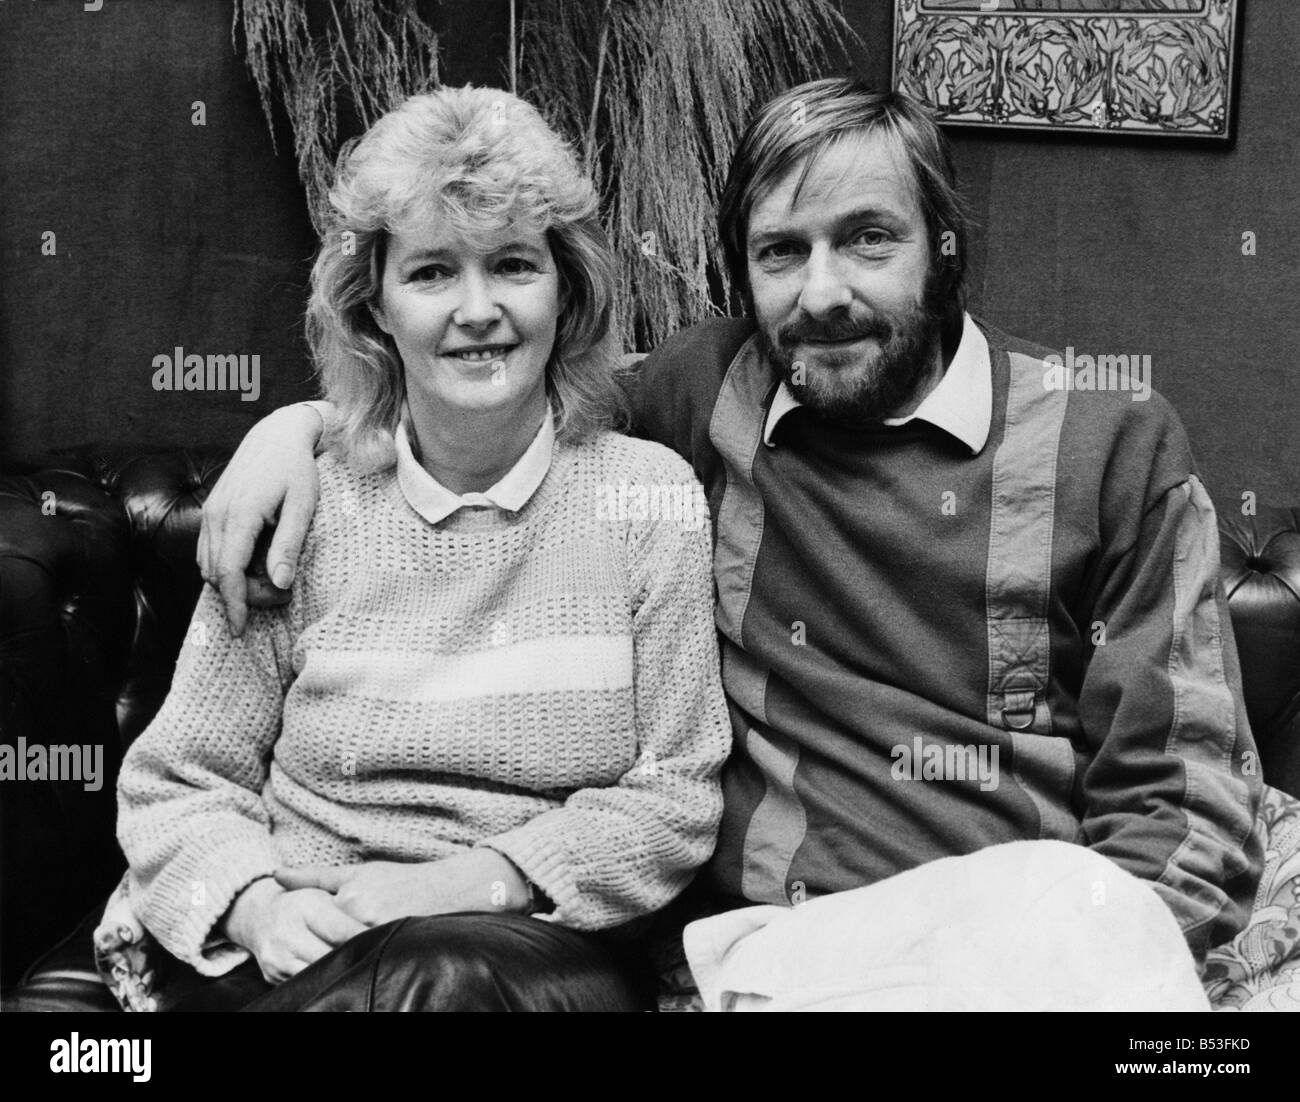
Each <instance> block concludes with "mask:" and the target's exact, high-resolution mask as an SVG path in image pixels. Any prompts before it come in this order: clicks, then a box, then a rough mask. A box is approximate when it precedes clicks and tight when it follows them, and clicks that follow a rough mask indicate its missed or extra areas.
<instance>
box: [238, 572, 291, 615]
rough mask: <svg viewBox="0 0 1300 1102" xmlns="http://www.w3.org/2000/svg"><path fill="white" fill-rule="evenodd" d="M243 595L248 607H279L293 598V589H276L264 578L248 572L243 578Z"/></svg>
mask: <svg viewBox="0 0 1300 1102" xmlns="http://www.w3.org/2000/svg"><path fill="white" fill-rule="evenodd" d="M244 596H245V599H246V600H247V602H248V607H249V608H279V607H280V606H281V605H287V604H288V603H289V602H290V601H291V600H293V590H291V589H277V588H276V587H275V586H273V585H272V584H271V583H270V582H268V581H267V580H266V579H265V578H260V577H258V576H257V575H256V574H249V575H248V576H247V577H246V578H245V579H244Z"/></svg>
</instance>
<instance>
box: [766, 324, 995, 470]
mask: <svg viewBox="0 0 1300 1102" xmlns="http://www.w3.org/2000/svg"><path fill="white" fill-rule="evenodd" d="M801 405H803V403H802V402H800V401H799V399H798V398H796V397H795V396H794V393H793V392H792V391H791V390H790V388H789V387H788V386H787V385H786V382H785V380H784V379H782V380H781V385H780V386H778V387H777V389H776V394H775V395H774V396H773V398H772V405H771V407H770V408H769V409H768V412H767V422H766V424H765V425H764V426H763V443H765V444H766V445H767V446H768V447H773V446H774V444H773V440H772V434H773V433H774V432H775V431H776V426H777V423H778V422H779V421H780V420H781V418H782V417H784V416H785V415H786V414H787V413H789V412H790V411H791V410H792V409H797V408H798V407H799V406H801ZM992 420H993V362H992V359H991V357H990V355H989V342H988V340H987V339H985V336H984V334H983V333H981V332H980V330H979V326H977V325H976V324H975V322H974V320H973V319H972V318H971V316H970V315H969V314H967V315H966V317H965V321H964V323H963V325H962V333H961V342H960V343H959V344H958V345H957V352H956V354H955V355H954V356H953V358H952V363H950V364H949V365H948V370H947V371H945V372H944V375H943V378H942V379H940V380H939V382H938V384H937V385H936V386H935V388H934V389H933V390H932V391H930V393H929V394H927V395H926V396H925V398H924V399H923V400H922V401H921V404H920V405H919V406H917V407H916V409H915V410H913V411H912V412H911V413H909V414H908V415H907V416H906V417H886V418H885V419H884V423H885V424H886V425H906V424H908V423H909V422H911V421H926V422H928V423H929V424H931V425H934V426H935V427H936V428H940V429H943V430H944V432H947V433H949V434H951V435H952V436H955V437H956V438H957V439H958V440H960V441H961V442H962V443H963V444H965V445H966V446H967V447H968V448H970V450H971V452H972V454H978V453H979V451H980V450H981V449H982V448H983V447H984V445H985V443H986V442H987V441H988V438H989V428H990V426H991V424H992Z"/></svg>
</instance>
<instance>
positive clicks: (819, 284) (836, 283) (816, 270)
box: [799, 246, 853, 318]
mask: <svg viewBox="0 0 1300 1102" xmlns="http://www.w3.org/2000/svg"><path fill="white" fill-rule="evenodd" d="M847 275H848V273H847V272H846V270H845V266H844V262H843V261H842V259H841V258H840V257H838V256H837V255H836V254H835V251H834V250H833V249H830V248H828V247H825V246H816V247H814V248H813V250H812V251H811V252H810V253H809V255H808V261H807V263H806V264H805V265H804V269H803V287H802V288H801V289H800V291H799V305H800V307H801V308H802V309H803V311H804V313H806V314H808V315H809V316H811V317H815V318H817V317H825V316H826V315H827V314H831V313H833V312H835V311H836V310H842V309H844V308H845V307H847V306H848V305H849V304H850V303H851V302H852V301H853V291H852V290H851V288H850V287H849V281H848V278H847Z"/></svg>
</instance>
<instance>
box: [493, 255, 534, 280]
mask: <svg viewBox="0 0 1300 1102" xmlns="http://www.w3.org/2000/svg"><path fill="white" fill-rule="evenodd" d="M497 271H498V272H500V273H501V274H502V275H506V276H516V275H529V274H530V273H532V272H535V271H537V265H536V264H534V263H533V262H532V261H531V260H525V259H524V258H523V257H522V256H507V257H505V258H504V259H503V260H501V261H500V262H499V263H498V264H497Z"/></svg>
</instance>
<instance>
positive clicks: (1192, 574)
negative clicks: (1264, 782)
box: [200, 80, 1262, 1009]
mask: <svg viewBox="0 0 1300 1102" xmlns="http://www.w3.org/2000/svg"><path fill="white" fill-rule="evenodd" d="M719 222H720V226H721V230H722V238H723V241H724V244H725V248H726V254H727V263H728V265H729V266H730V269H731V272H732V274H733V277H734V278H735V280H736V282H737V284H738V285H739V286H740V287H741V288H742V289H743V293H744V295H745V298H746V302H747V305H748V307H749V310H748V313H749V315H750V317H749V318H746V319H743V320H742V319H736V320H717V321H713V322H708V323H705V324H703V325H700V326H696V327H694V328H693V329H690V330H688V331H686V332H684V333H682V334H679V335H678V336H676V337H674V338H673V339H671V340H669V341H668V342H666V343H665V344H664V345H663V346H662V347H661V348H659V349H658V350H656V351H655V352H654V353H653V354H652V355H651V356H650V357H649V358H648V359H647V360H646V361H644V363H643V364H642V365H641V370H640V373H639V378H638V385H637V388H636V393H635V396H634V400H633V406H634V426H635V431H637V432H638V433H640V434H642V435H645V436H647V437H649V438H651V439H655V440H658V441H660V442H662V443H664V444H667V445H669V446H670V447H673V448H674V449H675V450H677V451H678V452H679V453H680V454H681V455H683V456H684V457H685V458H686V459H687V460H689V461H690V462H691V463H692V465H693V466H694V469H695V471H696V473H697V475H698V476H699V478H700V480H701V481H702V482H703V484H704V486H705V489H706V492H707V495H708V499H709V503H710V506H711V509H712V514H713V518H714V525H715V554H714V566H715V575H716V582H717V595H718V602H717V623H718V627H719V630H720V633H721V642H722V656H723V658H722V660H723V680H724V684H725V687H726V689H727V694H728V700H729V705H730V708H731V715H732V726H733V733H734V737H735V746H734V751H733V754H732V758H731V761H730V763H729V765H728V769H727V775H726V781H725V800H726V810H725V813H724V819H723V825H722V829H721V833H720V836H719V841H718V848H717V852H716V854H715V856H714V858H713V861H712V864H711V867H710V871H709V873H708V875H707V879H706V882H705V884H704V885H703V888H702V890H701V892H699V893H697V906H698V908H699V911H700V912H702V913H704V914H713V915H714V917H707V918H705V919H704V920H703V921H701V922H698V923H696V924H694V925H692V926H691V927H689V928H688V929H687V933H686V943H687V944H686V947H687V952H688V954H689V956H690V962H691V966H692V970H693V972H694V975H695V978H696V980H697V981H698V982H699V984H700V987H701V990H702V992H703V995H704V998H705V1002H706V1004H707V1005H709V1006H710V1007H713V1008H718V1007H724V1008H725V1007H732V1008H735V1009H746V1008H760V1007H761V1008H777V1009H779V1008H785V1007H795V1006H834V1007H877V1008H879V1007H892V1006H929V1007H954V1008H955V1007H971V1008H974V1007H992V1006H998V1007H1006V1006H1020V1007H1033V1008H1039V1007H1042V1008H1058V1009H1059V1008H1064V1007H1069V1006H1097V1007H1102V1006H1121V1005H1125V1006H1140V1007H1146V1008H1153V1009H1154V1008H1160V1007H1179V1008H1188V1007H1192V1006H1197V1005H1199V1006H1200V1007H1202V1008H1203V1007H1204V997H1203V996H1202V995H1200V993H1199V989H1198V988H1197V987H1196V983H1195V968H1194V965H1193V959H1194V958H1200V957H1202V956H1203V954H1204V953H1205V951H1206V950H1207V949H1208V948H1209V947H1211V946H1213V945H1216V944H1219V943H1222V942H1224V941H1226V940H1228V939H1230V938H1231V937H1232V936H1233V935H1234V934H1235V933H1236V932H1237V931H1238V930H1239V929H1240V928H1241V927H1242V926H1243V925H1244V923H1245V919H1246V916H1247V913H1248V911H1249V907H1250V902H1251V899H1252V895H1253V891H1254V887H1255V883H1256V881H1257V879H1258V876H1259V872H1260V868H1261V864H1262V857H1261V852H1260V847H1259V844H1258V842H1257V840H1255V839H1254V837H1253V836H1252V824H1253V821H1254V817H1255V812H1256V808H1257V806H1258V801H1259V796H1260V788H1261V783H1260V779H1259V776H1258V768H1257V762H1256V758H1255V750H1254V745H1253V742H1252V739H1251V735H1250V731H1249V728H1248V725H1247V721H1246V718H1245V712H1244V708H1243V706H1242V704H1241V701H1240V691H1239V690H1240V675H1239V670H1238V666H1237V659H1236V653H1235V648H1234V643H1233V639H1232V633H1231V630H1230V626H1229V621H1228V612H1227V608H1226V604H1225V601H1224V598H1223V594H1222V590H1221V588H1220V587H1219V586H1218V583H1217V568H1218V554H1217V548H1218V536H1217V526H1216V522H1215V517H1214V511H1213V508H1212V506H1211V505H1210V502H1209V499H1208V497H1207V495H1206V492H1205V490H1204V488H1203V487H1202V485H1201V483H1200V481H1199V479H1198V478H1197V476H1196V474H1195V471H1194V467H1193V463H1192V458H1191V454H1190V451H1189V448H1188V444H1187V440H1186V436H1185V433H1184V432H1183V429H1182V427H1181V425H1180V424H1179V422H1178V419H1177V417H1176V415H1175V414H1174V413H1173V411H1172V410H1171V408H1170V407H1169V406H1168V405H1167V404H1166V403H1165V402H1164V401H1163V400H1162V399H1160V398H1159V397H1158V396H1152V395H1150V393H1149V391H1146V392H1144V393H1143V394H1141V395H1139V394H1138V393H1137V392H1136V390H1130V389H1129V386H1128V382H1129V380H1128V378H1127V376H1121V375H1120V374H1119V373H1117V372H1112V373H1111V378H1110V384H1111V389H1104V388H1098V387H1089V388H1086V389H1085V388H1084V387H1082V386H1078V387H1072V385H1071V383H1070V382H1063V381H1062V380H1063V379H1064V375H1063V372H1062V365H1061V363H1060V361H1059V359H1056V360H1054V359H1053V358H1052V354H1051V353H1050V352H1048V351H1047V350H1045V349H1040V348H1036V347H1035V346H1032V345H1029V344H1026V343H1024V342H1022V341H1019V340H1016V339H1014V338H1010V337H1007V336H1005V335H1004V334H1001V333H998V332H996V331H995V330H991V329H986V328H984V327H982V326H980V325H978V324H976V323H975V322H974V321H973V320H972V319H971V318H970V317H969V316H968V315H967V314H966V313H965V310H964V286H963V282H964V274H965V259H964V258H965V247H966V230H965V225H964V221H963V218H962V214H961V210H960V204H959V201H958V197H957V193H956V190H955V183H954V178H953V171H952V166H951V160H950V157H949V155H948V151H947V147H946V144H945V141H944V139H943V137H942V135H941V134H940V133H939V131H938V129H937V128H936V127H935V126H934V125H933V123H932V122H931V121H930V120H929V118H928V117H927V116H926V115H925V114H924V112H923V111H922V110H921V109H920V108H918V107H917V106H916V105H915V104H913V103H912V102H910V101H909V100H907V99H906V98H905V97H902V96H900V95H897V94H884V95H882V94H876V93H872V92H870V91H869V90H867V89H865V88H864V87H862V86H860V85H857V84H853V83H851V82H848V81H843V80H824V81H817V82H813V83H811V84H807V85H803V86H801V87H798V88H795V89H793V90H791V91H790V92H787V93H785V94H784V95H782V96H779V97H777V98H776V99H774V100H773V101H772V102H770V103H769V104H768V105H767V106H766V107H764V108H763V110H762V111H761V112H760V113H759V115H758V117H757V118H756V119H755V120H754V122H753V123H752V124H751V126H750V127H749V128H748V130H747V131H746V133H745V134H744V136H743V138H742V140H741V143H740V145H739V148H738V150H737V153H736V156H735V159H734V161H733V163H732V167H731V172H730V176H729V178H728V181H727V185H726V189H725V192H724V194H723V199H722V203H721V209H720V213H719ZM1100 381H1101V380H1100V379H1094V382H1100ZM1079 382H1080V383H1081V382H1082V380H1081V379H1080V380H1079ZM1121 386H1122V389H1119V388H1120V387H1121ZM1135 397H1149V398H1150V400H1149V401H1134V400H1133V399H1134V398H1135ZM303 416H306V417H308V418H311V419H312V420H313V421H314V420H315V418H314V415H312V414H306V415H303V414H301V413H294V414H277V415H276V417H279V418H285V419H288V418H301V417H303ZM256 431H257V432H258V433H259V437H265V438H267V440H266V441H265V442H262V443H259V442H257V441H254V442H253V443H252V444H251V445H250V444H245V445H244V449H245V454H244V455H243V456H241V457H240V459H241V461H240V462H239V463H238V467H239V468H241V469H242V470H243V471H244V472H246V478H245V479H243V480H241V482H240V485H239V489H238V491H235V490H232V489H231V488H230V487H229V486H228V485H222V486H219V487H218V490H217V492H215V493H214V494H213V497H212V499H211V501H210V502H209V505H208V507H207V508H206V509H205V533H204V538H203V542H202V545H201V552H200V559H201V563H202V564H203V567H204V572H205V576H206V577H209V578H214V577H215V578H217V579H219V581H220V583H221V586H222V589H223V592H225V593H226V594H227V598H228V604H230V606H231V613H232V616H234V617H236V618H239V617H242V614H243V613H242V595H243V593H242V587H243V578H242V570H243V567H244V566H245V564H246V562H247V559H248V552H249V548H250V547H251V543H252V536H253V534H254V532H255V530H256V528H257V527H259V526H260V524H261V522H262V520H263V519H267V520H269V519H270V517H271V516H272V515H273V514H274V511H275V509H276V507H277V506H278V505H279V498H280V496H282V494H281V490H280V489H279V488H277V487H271V488H269V489H258V490H257V493H258V497H259V500H258V501H257V502H255V503H246V504H244V505H243V506H242V510H239V509H235V508H234V504H233V503H234V501H235V500H236V499H237V497H242V496H243V495H244V494H246V493H248V492H250V491H252V490H254V488H255V485H256V483H260V482H262V481H263V480H264V478H265V472H266V470H267V469H268V468H270V469H276V470H284V469H290V470H296V471H297V472H298V473H295V474H294V475H293V476H292V478H291V480H290V482H291V484H292V485H297V484H301V483H310V481H311V478H312V474H311V473H310V471H309V470H308V469H307V468H306V467H305V465H304V464H305V463H306V462H307V460H308V458H309V457H307V455H306V453H307V447H306V443H305V440H304V437H305V436H309V437H310V439H311V440H312V441H313V442H314V439H315V436H316V435H317V434H318V431H319V426H314V427H313V429H312V431H311V432H310V433H306V432H305V430H304V428H303V427H302V426H301V424H300V423H295V424H294V426H293V428H292V429H287V428H286V429H285V430H284V431H283V432H281V431H280V430H279V429H277V428H275V427H274V426H268V427H267V428H266V429H264V430H256ZM282 441H288V442H289V443H287V444H286V443H284V442H282ZM235 467H236V465H234V464H232V472H234V471H235ZM254 468H257V469H258V471H259V473H258V475H256V476H254V475H252V471H253V469H254ZM230 479H231V475H227V479H226V481H227V482H228V481H229V480H230ZM308 496H309V495H308ZM309 509H310V506H309V505H308V507H307V509H306V510H304V508H303V506H302V503H301V501H299V502H298V503H297V504H296V505H294V504H286V507H285V510H284V512H285V519H284V521H282V523H281V528H282V529H285V528H286V527H287V531H282V532H281V533H279V534H278V535H277V537H276V539H277V542H276V544H274V545H273V547H272V550H271V554H270V562H271V565H272V572H273V573H272V576H273V577H275V576H276V572H280V576H279V577H278V578H277V580H278V581H280V582H281V583H284V582H285V581H286V580H287V576H286V573H285V566H286V564H287V563H288V562H291V560H292V554H293V548H294V547H295V546H296V541H297V540H298V538H299V536H300V533H301V531H302V530H303V528H304V527H305V523H306V516H305V514H306V512H307V511H309ZM223 533H229V535H223ZM218 544H220V550H218V547H217V545H218ZM796 904H798V905H799V906H792V905H796ZM752 905H760V906H757V907H755V906H752ZM762 905H767V906H762ZM1179 930H1181V935H1182V936H1181V937H1179V936H1178V933H1177V931H1179ZM971 946H978V951H971ZM899 969H902V971H899ZM1162 977H1163V978H1162ZM1170 977H1172V978H1170ZM1198 1000H1199V1001H1198Z"/></svg>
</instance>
